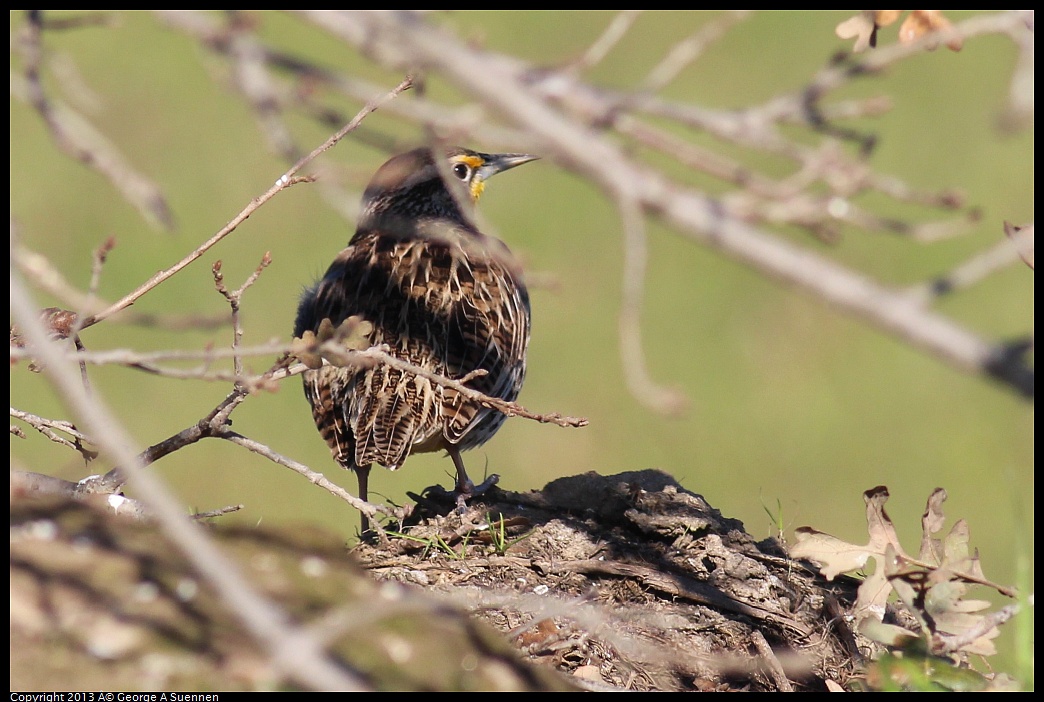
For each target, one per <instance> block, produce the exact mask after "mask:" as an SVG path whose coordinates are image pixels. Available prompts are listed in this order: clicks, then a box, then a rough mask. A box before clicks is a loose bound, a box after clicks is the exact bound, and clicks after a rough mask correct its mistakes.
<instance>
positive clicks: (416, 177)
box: [363, 147, 539, 221]
mask: <svg viewBox="0 0 1044 702" xmlns="http://www.w3.org/2000/svg"><path fill="white" fill-rule="evenodd" d="M537 158H539V157H538V156H530V155H529V154H485V153H481V152H478V151H472V150H471V149H464V148H461V147H453V148H451V149H448V150H447V151H446V152H445V161H444V162H443V164H436V163H435V161H434V159H433V157H432V151H431V149H428V148H420V149H414V150H413V151H408V152H406V153H404V154H399V155H398V156H394V157H392V158H391V159H389V160H388V161H387V162H386V163H385V164H384V165H383V166H381V167H380V168H379V169H378V170H377V173H375V174H374V176H373V179H372V180H370V184H369V185H368V186H366V191H365V192H364V193H363V220H364V221H365V220H367V219H373V218H379V217H381V216H384V215H389V216H392V217H447V218H451V219H454V220H458V221H463V220H464V217H463V215H462V214H461V211H460V204H462V203H464V202H470V204H474V203H475V202H477V201H478V199H479V196H481V195H482V191H483V190H484V189H485V187H486V181H487V180H489V179H490V178H491V177H493V176H494V175H496V174H497V173H501V172H503V171H506V170H508V169H511V168H514V167H515V166H521V165H522V164H523V163H528V162H530V161H534V160H536V159H537ZM444 174H445V177H444ZM454 190H455V191H456V192H453V191H454Z"/></svg>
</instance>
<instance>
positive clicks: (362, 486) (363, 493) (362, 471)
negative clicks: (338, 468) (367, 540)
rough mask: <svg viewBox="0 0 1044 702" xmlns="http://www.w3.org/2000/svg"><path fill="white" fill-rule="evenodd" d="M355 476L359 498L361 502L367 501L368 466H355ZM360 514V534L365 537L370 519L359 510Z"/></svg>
mask: <svg viewBox="0 0 1044 702" xmlns="http://www.w3.org/2000/svg"><path fill="white" fill-rule="evenodd" d="M355 477H356V479H358V481H359V499H360V500H362V501H363V502H369V499H370V496H369V491H368V486H369V484H370V466H368V465H365V466H355ZM360 515H361V516H362V531H361V532H360V536H363V537H365V536H366V532H368V531H369V530H370V520H369V519H367V518H366V513H365V512H360Z"/></svg>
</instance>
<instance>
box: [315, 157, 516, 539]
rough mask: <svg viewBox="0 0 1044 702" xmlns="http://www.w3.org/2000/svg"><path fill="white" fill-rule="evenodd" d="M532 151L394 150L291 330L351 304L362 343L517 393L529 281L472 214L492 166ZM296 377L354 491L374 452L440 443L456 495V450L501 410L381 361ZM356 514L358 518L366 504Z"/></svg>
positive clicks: (398, 455) (387, 455)
mask: <svg viewBox="0 0 1044 702" xmlns="http://www.w3.org/2000/svg"><path fill="white" fill-rule="evenodd" d="M535 158H536V157H535V156H529V155H527V154H484V153H479V152H477V151H471V150H468V149H462V148H452V149H449V150H448V151H446V152H445V154H444V159H445V161H444V162H442V163H437V162H436V160H435V159H434V158H433V152H432V150H431V149H427V148H421V149H417V150H415V151H410V152H408V153H405V154H400V155H398V156H395V157H394V158H392V159H390V160H389V161H388V162H387V163H385V164H384V165H383V166H381V167H380V169H379V170H378V171H377V173H376V174H375V175H374V176H373V179H372V180H371V181H370V184H369V185H368V186H367V187H366V190H365V192H364V194H363V201H362V213H361V214H360V215H359V223H358V228H357V229H356V232H355V236H353V237H352V239H351V241H350V242H349V243H348V248H346V249H344V250H343V251H341V253H340V254H339V255H338V256H337V258H336V259H335V260H334V262H333V263H332V264H331V265H330V268H329V270H327V272H326V275H324V276H323V278H322V280H320V281H319V282H318V283H317V284H316V285H314V286H313V287H312V288H310V289H309V290H307V291H306V292H305V293H304V295H303V296H302V297H301V302H300V306H299V307H298V311H297V321H296V324H295V326H294V336H295V337H300V336H302V335H303V334H304V333H305V332H306V331H309V330H311V331H312V332H318V330H319V328H320V325H321V324H323V322H324V320H327V319H329V320H330V322H329V323H330V324H331V325H332V326H333V327H334V328H336V327H338V326H339V325H340V324H341V323H342V322H343V321H344V320H346V319H348V318H349V317H353V316H355V317H358V318H360V319H361V320H362V321H364V322H368V323H369V324H368V325H365V326H363V327H362V328H363V329H364V330H367V331H368V335H367V341H368V342H369V343H370V344H371V345H377V344H386V345H387V348H388V350H389V352H390V353H391V354H392V355H394V356H395V357H397V358H400V359H402V360H404V361H407V362H409V363H411V364H413V365H415V366H419V367H420V368H423V369H425V370H427V371H430V372H432V373H435V374H438V375H440V376H444V377H447V378H451V379H459V378H463V377H465V376H468V375H469V374H472V375H471V377H470V379H469V380H468V386H469V387H471V388H474V389H475V390H478V391H480V392H483V393H485V394H487V395H490V396H493V397H498V398H502V399H505V400H514V399H515V398H516V397H517V396H518V392H519V390H520V389H521V387H522V380H523V378H524V377H525V374H526V347H527V346H528V344H529V294H528V292H527V291H526V287H525V285H524V284H523V282H522V279H521V276H520V271H519V269H518V266H517V264H516V263H515V262H514V259H513V258H512V256H511V253H510V252H509V251H508V249H507V247H506V246H505V245H504V243H503V242H501V241H500V240H498V239H495V238H493V237H490V236H486V235H485V234H483V233H482V232H480V231H479V230H478V229H477V228H476V226H475V224H474V222H473V218H472V208H473V206H474V203H475V202H476V201H477V200H478V198H479V196H480V195H481V194H482V190H483V188H484V187H485V183H486V180H487V179H488V178H490V177H491V176H493V175H496V174H497V173H500V172H502V171H505V170H507V169H509V168H514V167H515V166H519V165H521V164H523V163H527V162H529V161H532V160H534V159H535ZM475 371H480V372H479V373H474V372H475ZM481 371H485V373H482V372H481ZM304 391H305V396H306V397H307V398H308V402H309V403H311V405H312V415H313V417H314V419H315V424H316V426H317V427H318V429H319V433H320V434H321V435H322V436H323V438H324V439H325V440H326V443H327V444H328V445H329V447H330V451H331V452H332V453H333V456H334V459H335V460H336V461H337V462H338V463H340V464H341V465H342V466H343V467H345V468H347V469H349V470H353V471H355V474H356V476H357V477H358V480H359V496H360V497H361V498H362V499H363V500H366V499H367V494H368V493H367V482H368V478H369V473H370V467H371V465H372V464H374V463H378V464H380V465H382V466H385V467H386V468H389V469H391V470H395V469H397V468H399V467H400V466H401V465H402V464H403V462H404V461H405V460H406V458H407V456H409V455H410V454H411V453H415V452H426V451H439V450H445V451H447V452H448V453H449V455H450V457H451V458H452V459H453V464H454V466H455V467H456V471H457V480H456V492H457V494H458V500H459V501H461V502H463V498H464V497H466V496H468V495H470V494H471V492H472V490H473V489H474V486H473V485H472V483H471V481H470V480H469V479H468V474H467V472H466V471H465V470H464V463H463V461H462V460H461V457H460V452H461V451H465V450H467V449H471V448H475V447H477V446H481V445H482V444H483V443H485V442H486V441H487V440H488V439H489V438H490V437H492V436H493V434H494V433H495V432H496V431H497V429H499V428H500V425H501V424H503V422H504V419H505V415H504V414H502V413H501V412H499V411H497V410H493V409H489V408H487V407H483V406H482V405H481V404H479V403H478V402H475V401H473V400H469V399H466V398H465V397H463V396H462V395H461V394H460V393H458V392H457V391H455V390H452V389H450V388H446V387H444V386H442V385H439V384H438V383H437V382H434V381H432V380H431V379H430V378H426V377H422V376H420V375H416V374H414V373H410V372H407V371H403V370H398V369H396V368H392V367H390V366H388V365H386V364H381V363H378V364H376V365H373V366H371V367H368V368H362V367H360V368H347V367H340V366H336V365H332V364H329V363H324V364H323V365H322V366H321V367H319V368H315V369H312V370H308V371H306V372H305V373H304ZM362 525H363V531H364V532H365V531H366V530H367V529H368V525H369V523H368V521H367V519H366V517H365V515H364V516H363V520H362Z"/></svg>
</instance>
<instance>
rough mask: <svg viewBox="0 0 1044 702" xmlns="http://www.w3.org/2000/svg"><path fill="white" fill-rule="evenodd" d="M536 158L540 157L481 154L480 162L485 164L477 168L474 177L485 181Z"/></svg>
mask: <svg viewBox="0 0 1044 702" xmlns="http://www.w3.org/2000/svg"><path fill="white" fill-rule="evenodd" d="M538 158H540V157H539V156H531V155H529V154H482V160H483V161H485V163H483V164H482V165H481V166H480V167H479V169H478V173H477V174H476V175H478V180H480V181H485V180H488V179H489V178H492V177H493V176H495V175H496V174H497V173H502V172H503V171H506V170H508V169H509V168H514V167H515V166H521V165H522V164H523V163H529V162H530V161H536V160H537V159H538Z"/></svg>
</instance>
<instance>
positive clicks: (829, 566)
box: [790, 485, 908, 620]
mask: <svg viewBox="0 0 1044 702" xmlns="http://www.w3.org/2000/svg"><path fill="white" fill-rule="evenodd" d="M863 500H864V501H865V502H866V524H867V531H868V532H869V535H870V540H869V541H868V542H867V543H866V544H864V545H862V546H859V545H857V544H851V543H848V542H847V541H843V540H841V539H839V538H837V537H836V536H831V535H830V534H827V533H824V532H822V531H818V530H816V529H813V528H812V527H799V528H798V529H796V530H795V532H794V535H795V538H796V539H797V543H796V544H794V546H793V547H792V548H791V549H790V555H791V556H792V557H793V558H807V559H809V560H811V561H814V562H816V563H818V564H819V565H820V566H821V567H820V572H821V573H822V574H823V576H824V577H825V578H826V579H827V580H833V579H834V578H835V577H837V576H838V575H839V574H840V573H847V572H849V571H854V570H862V569H863V568H864V567H865V566H866V562H867V561H868V560H870V559H871V558H873V559H874V562H875V568H874V572H873V574H871V575H869V576H867V578H866V580H864V581H863V584H862V585H860V586H859V593H858V596H857V597H856V602H855V605H854V607H853V608H852V609H853V614H854V615H855V617H856V619H857V620H862V619H864V618H865V617H866V616H868V615H870V614H874V616H875V617H876V618H877V619H880V618H881V617H882V616H883V615H884V608H885V603H886V602H887V600H888V595H889V594H890V593H891V591H892V586H891V585H890V584H889V582H888V578H887V575H886V570H887V568H886V567H885V562H886V561H887V560H891V561H895V560H897V559H898V558H908V557H907V556H906V552H905V551H903V547H902V545H901V544H900V543H899V537H898V535H897V534H896V533H895V527H894V526H893V525H892V520H891V519H890V518H889V517H888V513H887V512H885V510H884V503H885V502H887V501H888V488H886V487H885V486H883V485H879V486H877V487H875V488H873V489H872V490H867V491H866V492H864V493H863Z"/></svg>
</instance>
